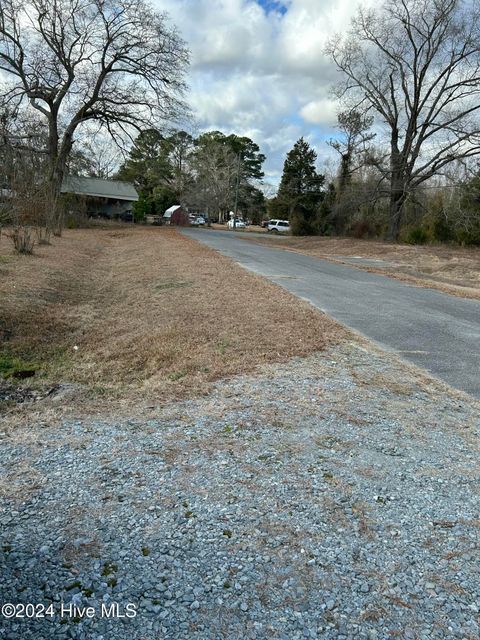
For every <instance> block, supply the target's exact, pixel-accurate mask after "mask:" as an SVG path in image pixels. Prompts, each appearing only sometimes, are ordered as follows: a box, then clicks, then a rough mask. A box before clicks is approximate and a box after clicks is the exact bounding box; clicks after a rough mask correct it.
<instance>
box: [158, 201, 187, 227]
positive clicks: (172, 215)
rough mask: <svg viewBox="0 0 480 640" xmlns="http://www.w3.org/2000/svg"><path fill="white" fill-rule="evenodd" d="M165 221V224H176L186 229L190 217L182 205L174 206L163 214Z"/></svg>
mask: <svg viewBox="0 0 480 640" xmlns="http://www.w3.org/2000/svg"><path fill="white" fill-rule="evenodd" d="M163 221H164V222H165V224H174V225H178V226H181V227H185V226H186V225H188V223H189V217H188V213H187V211H185V209H184V208H183V207H182V205H180V204H174V205H173V207H170V208H169V209H167V210H166V211H165V213H164V214H163Z"/></svg>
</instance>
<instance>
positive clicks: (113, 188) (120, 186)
mask: <svg viewBox="0 0 480 640" xmlns="http://www.w3.org/2000/svg"><path fill="white" fill-rule="evenodd" d="M61 192H62V193H73V194H75V195H79V196H93V197H97V198H112V199H114V200H129V201H130V202H134V201H136V200H138V193H137V190H136V189H135V187H134V186H133V184H131V183H130V182H122V181H121V180H101V179H100V178H84V177H81V176H66V177H65V178H64V179H63V182H62V189H61Z"/></svg>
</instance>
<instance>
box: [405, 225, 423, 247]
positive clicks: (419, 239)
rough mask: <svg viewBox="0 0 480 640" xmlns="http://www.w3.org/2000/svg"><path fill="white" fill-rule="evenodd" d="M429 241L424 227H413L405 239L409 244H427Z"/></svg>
mask: <svg viewBox="0 0 480 640" xmlns="http://www.w3.org/2000/svg"><path fill="white" fill-rule="evenodd" d="M428 240H429V238H428V233H427V232H426V231H425V229H422V227H413V228H412V229H410V230H409V231H408V232H407V235H406V237H405V242H406V243H407V244H426V243H427V242H428Z"/></svg>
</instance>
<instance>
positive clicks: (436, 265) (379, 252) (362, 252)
mask: <svg viewBox="0 0 480 640" xmlns="http://www.w3.org/2000/svg"><path fill="white" fill-rule="evenodd" d="M249 239H250V240H253V238H252V237H250V238H249ZM255 242H259V243H265V244H268V245H272V246H280V247H282V248H283V249H288V250H290V251H297V252H300V253H304V254H306V255H311V256H316V257H319V258H325V259H327V260H331V261H333V262H338V263H341V264H347V265H348V266H353V267H355V268H357V269H362V270H364V271H370V272H372V273H380V274H382V275H387V276H389V277H391V278H396V279H397V280H402V281H404V282H408V283H410V284H414V285H417V286H423V287H429V288H432V289H438V290H439V291H444V292H445V293H450V294H451V295H456V296H461V297H464V298H473V299H477V300H478V299H480V249H477V248H463V247H447V246H438V247H431V246H410V245H403V244H390V243H386V242H381V241H376V240H355V239H352V238H319V237H308V238H296V237H273V236H270V235H266V236H265V238H259V237H256V238H255ZM361 260H367V261H370V260H378V261H379V264H378V266H376V265H372V264H362V263H361Z"/></svg>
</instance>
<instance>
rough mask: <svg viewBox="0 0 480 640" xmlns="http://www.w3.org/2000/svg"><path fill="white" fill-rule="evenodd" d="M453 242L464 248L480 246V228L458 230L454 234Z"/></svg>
mask: <svg viewBox="0 0 480 640" xmlns="http://www.w3.org/2000/svg"><path fill="white" fill-rule="evenodd" d="M455 240H456V241H457V242H458V243H459V244H462V245H466V246H480V226H478V227H473V228H472V229H469V230H468V231H467V230H466V229H458V230H457V232H456V233H455Z"/></svg>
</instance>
